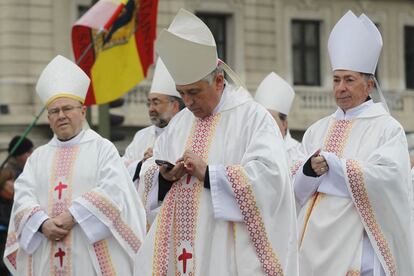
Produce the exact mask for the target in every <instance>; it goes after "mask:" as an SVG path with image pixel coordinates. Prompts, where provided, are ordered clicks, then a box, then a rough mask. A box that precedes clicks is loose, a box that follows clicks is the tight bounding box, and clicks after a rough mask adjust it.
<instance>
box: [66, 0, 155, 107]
mask: <svg viewBox="0 0 414 276" xmlns="http://www.w3.org/2000/svg"><path fill="white" fill-rule="evenodd" d="M157 4H158V1H157V0H100V1H99V2H97V3H96V4H95V5H94V6H93V7H91V8H90V9H89V10H88V11H87V12H86V13H85V14H84V15H83V16H82V17H81V18H80V19H79V20H78V21H77V22H75V24H74V25H73V27H72V44H73V51H74V55H75V60H76V62H77V63H78V64H79V66H80V67H81V68H82V69H83V70H84V71H85V72H86V73H87V74H88V75H89V77H90V78H91V85H90V87H89V90H88V94H87V96H86V101H85V104H86V105H93V104H103V103H108V102H110V101H112V100H115V99H117V98H119V97H121V96H122V95H123V94H124V93H126V92H128V91H129V90H131V89H132V88H133V87H134V86H135V85H137V84H138V83H139V82H140V81H141V80H143V79H144V78H145V77H146V75H147V71H148V68H149V66H150V65H151V64H152V63H153V62H154V39H155V32H156V21H157V20H156V18H157Z"/></svg>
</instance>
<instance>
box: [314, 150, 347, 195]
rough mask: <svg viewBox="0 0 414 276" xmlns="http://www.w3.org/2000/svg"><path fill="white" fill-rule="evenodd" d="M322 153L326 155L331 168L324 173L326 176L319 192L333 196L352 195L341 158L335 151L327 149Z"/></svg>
mask: <svg viewBox="0 0 414 276" xmlns="http://www.w3.org/2000/svg"><path fill="white" fill-rule="evenodd" d="M320 155H322V156H323V157H325V160H326V163H328V166H329V170H328V172H327V173H326V174H324V178H323V179H322V181H321V183H320V185H319V187H318V192H321V193H325V194H328V195H333V196H340V197H350V195H349V191H348V187H347V186H346V182H345V175H344V170H343V168H342V162H341V159H339V157H338V156H336V155H335V154H334V153H331V152H326V151H323V152H321V153H320Z"/></svg>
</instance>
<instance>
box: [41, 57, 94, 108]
mask: <svg viewBox="0 0 414 276" xmlns="http://www.w3.org/2000/svg"><path fill="white" fill-rule="evenodd" d="M89 83H90V79H89V77H88V75H86V73H85V72H84V71H83V70H82V69H81V68H80V67H79V66H77V65H76V64H75V63H73V62H72V61H70V60H69V59H67V58H65V57H63V56H60V55H58V56H56V57H55V58H54V59H52V61H51V62H49V64H48V65H47V66H46V68H45V69H43V72H42V73H41V74H40V77H39V80H38V81H37V85H36V92H37V94H38V95H39V97H40V99H41V100H42V102H43V103H44V105H45V106H47V105H48V104H49V103H51V102H52V101H53V100H55V99H56V98H60V97H67V98H72V99H75V100H78V101H80V102H81V103H83V102H84V101H85V97H86V93H87V92H88V88H89Z"/></svg>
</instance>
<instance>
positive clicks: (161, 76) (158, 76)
mask: <svg viewBox="0 0 414 276" xmlns="http://www.w3.org/2000/svg"><path fill="white" fill-rule="evenodd" d="M151 93H158V94H164V95H167V96H174V97H178V98H181V96H180V94H179V93H178V91H177V89H176V88H175V83H174V80H173V78H172V77H171V75H170V73H169V72H168V70H167V68H166V67H165V65H164V63H163V62H162V60H161V59H160V58H158V60H157V64H156V66H155V70H154V76H153V78H152V84H151V89H150V94H151Z"/></svg>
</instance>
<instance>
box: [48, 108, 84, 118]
mask: <svg viewBox="0 0 414 276" xmlns="http://www.w3.org/2000/svg"><path fill="white" fill-rule="evenodd" d="M75 108H82V106H81V105H78V106H73V105H66V106H63V107H61V108H58V107H57V108H52V109H49V110H48V111H47V113H48V114H49V116H50V117H57V116H59V114H60V111H62V112H63V115H65V116H67V115H68V114H69V113H71V112H72V111H74V110H75Z"/></svg>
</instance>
